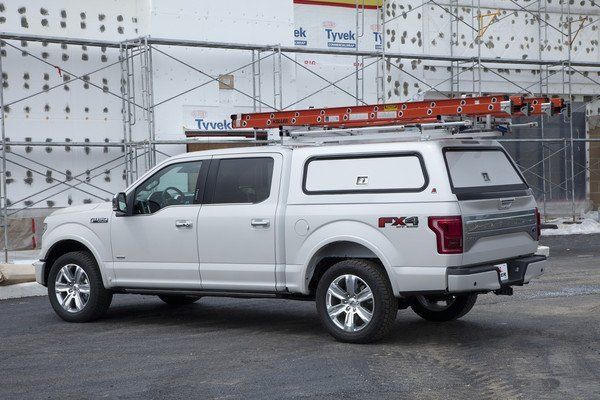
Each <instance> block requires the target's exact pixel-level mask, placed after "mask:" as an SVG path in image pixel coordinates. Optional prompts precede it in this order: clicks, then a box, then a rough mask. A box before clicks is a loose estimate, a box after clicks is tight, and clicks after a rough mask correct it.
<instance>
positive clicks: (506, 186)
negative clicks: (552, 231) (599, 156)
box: [443, 144, 538, 264]
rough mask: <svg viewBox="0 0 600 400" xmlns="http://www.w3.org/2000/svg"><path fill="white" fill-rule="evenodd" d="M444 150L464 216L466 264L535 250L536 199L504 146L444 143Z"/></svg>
mask: <svg viewBox="0 0 600 400" xmlns="http://www.w3.org/2000/svg"><path fill="white" fill-rule="evenodd" d="M443 153H444V158H445V161H446V166H447V169H448V175H449V178H450V183H451V186H452V191H453V192H454V194H455V195H456V197H457V199H458V202H459V206H460V209H461V214H462V218H463V264H477V263H483V262H489V261H495V260H505V259H507V258H513V257H517V256H520V255H526V254H531V253H534V252H535V251H536V249H537V238H538V231H537V229H538V228H537V218H536V209H535V207H536V205H535V200H534V198H533V195H532V193H531V190H530V189H529V186H528V185H527V183H526V182H525V180H524V178H523V175H522V174H521V173H520V171H519V170H518V167H517V166H516V164H515V163H514V162H513V161H512V159H511V158H510V156H509V155H508V154H507V153H506V151H505V150H504V149H503V148H502V147H501V146H500V145H499V144H498V145H494V146H485V147H484V146H464V147H446V148H444V149H443Z"/></svg>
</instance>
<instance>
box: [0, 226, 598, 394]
mask: <svg viewBox="0 0 600 400" xmlns="http://www.w3.org/2000/svg"><path fill="white" fill-rule="evenodd" d="M543 244H548V245H550V247H551V259H550V268H548V270H547V273H546V275H545V276H543V277H542V278H541V279H539V280H538V281H535V282H534V283H532V284H530V285H527V286H524V287H522V288H516V289H515V295H514V296H512V297H508V296H495V295H493V294H488V295H483V296H480V297H479V300H478V303H477V304H476V305H475V307H474V309H473V310H472V311H471V312H470V313H469V314H468V315H467V316H466V317H464V318H463V319H461V320H458V321H453V322H448V323H431V322H426V321H424V320H421V319H420V318H418V317H417V316H416V315H415V314H414V313H413V312H412V311H410V309H409V310H403V311H400V312H399V313H398V317H397V319H396V324H395V327H394V330H393V332H392V334H391V335H390V337H389V338H388V339H386V340H385V341H383V342H380V343H377V344H372V345H351V344H343V343H338V342H336V341H334V340H333V339H332V338H330V337H329V336H328V335H327V334H326V333H325V331H324V330H323V329H322V328H321V326H320V324H319V321H318V318H317V313H316V311H315V307H314V304H313V303H312V302H300V301H291V300H290V301H288V300H285V301H284V300H242V299H221V298H204V299H201V300H200V301H199V302H198V303H196V304H194V305H190V306H184V307H180V308H172V307H169V306H167V305H165V304H163V303H162V302H161V301H160V300H159V299H158V298H156V297H153V296H139V295H117V296H115V298H114V300H113V305H112V307H111V309H110V311H109V313H108V315H107V316H106V318H104V319H102V320H100V321H97V322H93V323H87V324H70V323H66V322H63V321H62V320H60V319H59V318H58V317H57V316H56V315H55V314H54V312H53V311H52V309H51V307H50V305H49V303H48V299H47V297H32V298H22V299H13V300H4V301H0V399H3V400H8V399H54V398H82V399H93V398H94V399H95V398H111V399H120V398H124V399H127V398H144V399H163V398H186V399H209V398H210V399H212V398H226V399H309V398H319V399H342V398H343V399H354V398H357V399H358V398H360V399H367V398H369V399H370V398H377V399H465V398H477V399H510V398H519V399H541V398H544V399H600V235H582V236H563V237H549V238H544V239H543Z"/></svg>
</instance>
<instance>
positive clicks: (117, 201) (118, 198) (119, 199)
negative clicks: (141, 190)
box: [112, 192, 127, 215]
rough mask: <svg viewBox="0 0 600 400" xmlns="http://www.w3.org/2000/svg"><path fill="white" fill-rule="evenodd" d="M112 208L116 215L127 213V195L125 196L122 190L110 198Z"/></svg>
mask: <svg viewBox="0 0 600 400" xmlns="http://www.w3.org/2000/svg"><path fill="white" fill-rule="evenodd" d="M112 208H113V211H114V212H116V213H117V215H126V214H127V196H125V193H124V192H120V193H117V194H115V196H114V197H113V199H112Z"/></svg>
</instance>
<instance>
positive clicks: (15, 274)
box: [0, 264, 35, 286]
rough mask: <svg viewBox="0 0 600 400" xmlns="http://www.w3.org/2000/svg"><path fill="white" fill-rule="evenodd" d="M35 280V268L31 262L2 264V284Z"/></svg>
mask: <svg viewBox="0 0 600 400" xmlns="http://www.w3.org/2000/svg"><path fill="white" fill-rule="evenodd" d="M25 282H35V269H34V267H33V265H29V264H0V286H6V285H15V284H18V283H25Z"/></svg>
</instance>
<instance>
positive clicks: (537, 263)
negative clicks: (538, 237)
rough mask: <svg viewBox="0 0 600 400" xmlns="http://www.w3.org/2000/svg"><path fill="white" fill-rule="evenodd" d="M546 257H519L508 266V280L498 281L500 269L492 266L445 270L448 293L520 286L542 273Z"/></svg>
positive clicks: (509, 262) (508, 262)
mask: <svg viewBox="0 0 600 400" xmlns="http://www.w3.org/2000/svg"><path fill="white" fill-rule="evenodd" d="M546 263H547V261H546V256H544V255H533V256H527V257H520V258H516V259H513V260H510V261H507V264H508V279H506V280H504V281H502V280H500V269H499V268H498V267H496V266H494V265H477V266H467V267H450V268H448V269H447V275H448V292H450V293H460V292H479V291H490V290H498V289H501V288H503V287H508V286H521V285H524V284H526V283H529V282H530V281H531V280H532V279H535V278H537V277H539V276H540V275H542V274H543V273H544V270H545V268H546Z"/></svg>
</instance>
